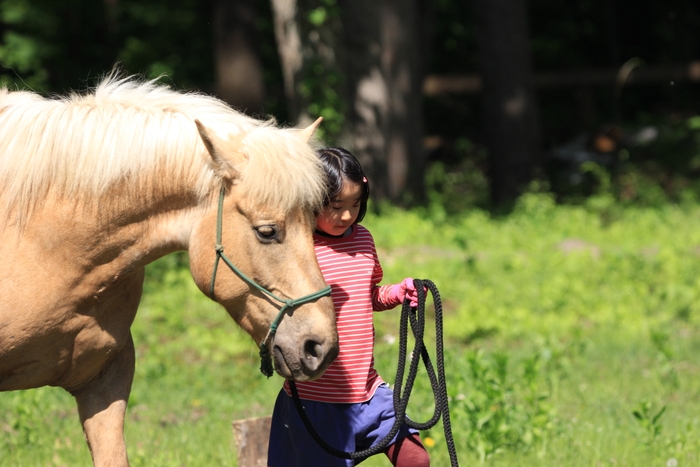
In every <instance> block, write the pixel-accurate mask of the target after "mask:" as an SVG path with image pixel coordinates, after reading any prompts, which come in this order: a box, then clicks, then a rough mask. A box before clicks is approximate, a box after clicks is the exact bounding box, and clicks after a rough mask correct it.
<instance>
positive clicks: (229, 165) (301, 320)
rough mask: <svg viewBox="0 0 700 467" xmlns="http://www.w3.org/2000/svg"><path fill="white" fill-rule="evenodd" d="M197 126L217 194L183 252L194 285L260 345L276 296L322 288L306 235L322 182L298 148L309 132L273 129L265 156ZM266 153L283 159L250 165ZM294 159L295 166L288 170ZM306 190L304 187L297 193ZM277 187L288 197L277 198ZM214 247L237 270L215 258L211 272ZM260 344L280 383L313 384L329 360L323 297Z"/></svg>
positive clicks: (327, 308)
mask: <svg viewBox="0 0 700 467" xmlns="http://www.w3.org/2000/svg"><path fill="white" fill-rule="evenodd" d="M197 126H198V128H199V131H200V135H201V137H202V140H203V142H204V145H205V146H206V149H207V152H208V156H207V157H209V158H210V160H209V164H210V166H211V167H212V169H213V170H214V171H215V172H216V173H217V174H219V176H220V177H221V181H222V186H224V187H225V190H224V191H222V192H221V195H220V196H221V197H220V198H218V197H217V198H216V199H212V200H210V202H209V206H210V207H208V208H207V210H206V213H205V214H204V216H203V217H202V219H201V222H199V224H198V225H196V226H195V227H194V229H193V235H192V238H191V240H190V248H189V253H190V265H191V271H192V275H193V277H194V280H195V282H196V283H197V285H198V286H199V288H200V289H201V290H202V291H203V292H204V293H205V294H207V295H209V296H210V297H211V298H212V299H214V300H216V301H217V302H219V303H221V304H222V305H223V306H224V307H225V308H226V310H227V311H228V313H229V314H230V315H231V316H232V317H233V319H234V320H235V321H236V322H237V323H238V324H239V325H240V326H241V327H242V328H243V329H244V330H245V331H246V332H248V333H249V334H250V335H251V336H252V337H253V339H254V340H255V341H256V343H258V344H260V343H261V342H263V341H265V339H266V336H267V335H268V332H269V330H270V327H271V325H272V324H273V322H274V321H275V318H276V317H277V316H278V314H279V311H280V309H281V308H282V306H283V305H284V304H283V303H280V302H279V301H278V300H276V299H275V298H280V299H283V300H290V299H292V300H293V299H298V298H300V297H304V296H307V295H311V294H314V293H315V292H318V291H322V290H323V289H325V288H327V285H326V283H325V281H324V280H323V276H322V275H321V271H320V269H319V267H318V262H317V261H316V255H315V253H314V245H313V238H312V234H313V229H314V216H313V211H314V208H315V207H317V203H318V201H319V199H318V196H319V193H321V192H322V185H323V175H322V172H321V169H320V166H319V165H318V163H317V162H316V156H315V154H313V151H312V150H311V148H310V147H309V146H308V143H307V140H308V138H309V137H310V135H311V132H312V131H313V128H311V127H310V128H309V129H307V130H303V131H296V132H292V131H291V130H275V131H276V132H277V133H280V138H282V137H283V139H284V140H285V141H286V142H285V143H284V144H275V143H274V142H271V141H268V144H266V146H267V148H266V149H259V148H258V147H257V146H256V145H257V144H258V143H256V142H255V136H254V135H253V136H251V135H249V134H248V135H247V134H241V135H238V136H233V137H230V136H227V137H220V136H217V135H216V134H215V133H214V132H213V131H212V130H210V129H208V128H207V127H205V126H203V125H202V124H201V123H199V122H197ZM268 130H270V129H268ZM253 131H254V130H253ZM282 133H284V135H282ZM248 138H250V140H249V141H246V140H247V139H248ZM270 148H275V151H282V152H284V153H286V154H279V153H278V152H277V153H275V154H274V157H275V158H277V160H278V161H277V162H275V161H274V160H273V161H267V162H265V163H263V164H256V162H259V161H256V160H255V158H263V157H268V156H270V154H269V150H270ZM257 150H260V151H264V150H267V151H268V153H267V154H260V153H256V152H255V151H257ZM289 159H291V161H290V160H289ZM296 159H298V161H297V162H299V163H300V164H302V166H303V167H301V168H295V167H293V165H294V162H295V160H296ZM290 162H291V163H292V165H290ZM290 171H292V172H291V173H290ZM300 177H301V178H300ZM309 183H310V184H311V185H312V186H311V188H309V187H308V186H304V184H309ZM319 183H320V185H319ZM309 189H310V191H309ZM285 190H291V192H292V193H287V194H286V195H284V194H281V193H283V192H284V191H285ZM216 195H219V190H218V189H217V190H216ZM216 201H219V202H220V203H221V206H220V207H219V205H218V203H217V202H216ZM217 217H218V218H220V223H221V228H220V232H221V233H220V240H219V239H217ZM218 243H220V245H221V247H223V253H224V257H225V259H226V260H230V262H231V263H232V264H233V265H234V267H235V268H236V269H238V271H239V272H235V271H233V270H232V269H231V268H230V267H227V265H225V263H224V261H221V262H219V263H218V266H219V267H218V269H217V270H216V274H214V271H215V262H217V253H216V245H217V244H218ZM241 273H242V276H245V277H242V276H241ZM213 277H215V278H214V279H213ZM246 278H247V279H249V280H250V281H247V279H246ZM252 283H254V284H257V285H254V284H252ZM258 286H259V287H260V288H262V289H266V290H267V291H269V292H270V293H271V294H272V296H270V295H268V294H266V293H265V292H263V291H261V289H259V288H258ZM212 291H213V293H212ZM265 346H266V347H267V349H268V350H269V352H271V354H272V358H273V360H274V366H275V369H276V371H277V373H279V374H280V375H281V376H283V377H285V378H293V379H296V380H298V381H305V380H311V379H315V378H317V377H319V376H320V375H321V374H322V373H323V371H325V369H326V368H327V367H328V365H329V364H330V362H331V361H333V359H334V358H335V357H336V356H337V354H338V335H337V331H336V327H335V311H334V308H333V302H332V300H331V298H330V296H329V295H324V296H321V297H319V298H312V299H311V300H310V301H308V302H306V303H303V304H301V305H298V306H292V307H290V308H288V309H287V310H286V311H285V312H284V313H283V315H282V319H281V321H280V322H279V325H278V327H277V329H276V333H274V336H273V337H272V338H271V339H269V340H268V341H266V342H265Z"/></svg>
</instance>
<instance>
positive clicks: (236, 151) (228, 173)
mask: <svg viewBox="0 0 700 467" xmlns="http://www.w3.org/2000/svg"><path fill="white" fill-rule="evenodd" d="M194 123H195V124H196V125H197V130H199V136H200V137H201V138H202V142H204V146H205V147H206V148H207V151H208V152H209V155H210V156H211V161H209V163H210V165H211V166H212V168H213V169H214V171H215V172H217V173H218V174H219V175H221V176H222V177H224V178H227V179H229V180H233V179H235V178H237V177H238V176H239V175H240V170H241V169H242V167H243V165H244V164H245V163H246V162H248V158H247V157H246V155H245V154H244V153H243V152H242V151H241V148H240V143H241V140H242V139H243V137H242V136H239V137H237V138H235V139H234V140H232V141H228V140H225V139H222V138H220V137H219V136H218V135H217V134H216V133H214V132H213V131H212V130H211V129H209V128H207V127H206V126H204V125H203V124H202V122H200V121H199V120H195V121H194Z"/></svg>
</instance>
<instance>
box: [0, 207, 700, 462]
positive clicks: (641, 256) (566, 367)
mask: <svg viewBox="0 0 700 467" xmlns="http://www.w3.org/2000/svg"><path fill="white" fill-rule="evenodd" d="M364 224H365V225H366V226H368V227H369V228H370V230H371V231H372V233H373V235H374V237H375V240H376V242H377V245H378V248H379V253H380V257H381V259H382V262H383V266H384V270H385V282H397V281H399V280H401V279H402V278H403V277H406V276H412V277H417V278H428V279H431V280H432V281H434V282H435V283H436V284H437V285H438V287H439V288H440V292H441V295H442V299H443V305H444V311H445V315H446V316H445V335H446V340H447V346H446V347H447V348H446V360H447V372H448V375H447V376H448V390H449V393H450V396H451V403H450V404H451V418H452V429H453V432H454V435H455V438H456V441H457V449H458V454H459V458H460V464H461V465H471V464H475V463H481V464H483V465H488V466H515V465H529V466H559V465H566V466H598V465H610V466H613V465H629V466H636V465H659V466H663V465H678V466H683V465H697V464H698V462H699V461H700V459H699V458H700V441H698V440H700V436H698V434H700V404H698V401H697V395H698V393H699V392H700V387H699V386H700V378H698V372H699V370H700V367H699V365H698V364H697V363H696V362H697V359H696V358H695V356H696V355H697V354H698V350H700V349H698V347H700V344H699V342H700V339H698V337H700V336H699V335H698V334H699V333H698V330H697V329H698V326H697V324H698V320H699V319H700V313H699V312H700V297H699V294H700V287H699V286H700V284H699V283H698V281H700V256H699V253H698V252H699V251H700V250H698V248H699V247H700V206H698V205H697V204H694V203H689V204H687V205H682V206H676V205H670V204H669V205H663V206H661V207H656V208H635V207H625V208H622V207H620V206H618V205H616V204H615V203H611V202H609V200H606V199H601V198H598V199H596V198H594V199H593V200H592V201H591V202H589V203H588V204H585V205H581V206H569V205H556V204H555V203H554V202H553V201H552V199H551V197H549V196H548V195H546V194H528V195H525V196H523V197H522V198H521V200H520V201H519V203H518V205H517V206H516V207H515V209H514V210H513V212H512V213H510V214H508V215H504V216H492V215H489V214H488V213H486V212H484V211H480V210H472V211H469V212H466V213H464V214H462V215H459V216H445V215H443V214H442V213H441V212H440V211H439V209H437V208H433V209H427V210H423V211H418V210H415V211H410V212H405V211H401V210H398V209H392V208H383V210H382V214H381V215H380V216H377V215H370V216H369V217H368V219H366V222H364ZM185 263H186V258H185V257H184V256H183V255H171V256H169V257H167V258H164V259H162V260H160V261H158V262H157V263H156V264H154V265H153V266H152V267H150V268H149V277H148V282H147V286H146V294H145V296H144V300H143V303H142V306H141V309H140V311H139V314H138V315H137V318H136V322H135V324H134V326H133V333H134V339H135V343H136V347H137V368H136V378H135V381H134V387H133V393H132V397H131V400H130V402H129V411H128V414H127V422H126V423H127V425H126V437H127V444H128V448H129V455H130V460H131V463H132V466H134V467H138V466H149V467H151V466H156V467H158V466H190V467H196V466H212V465H216V466H235V465H237V461H236V459H235V447H234V446H233V433H232V429H231V422H232V421H233V420H234V419H240V418H246V417H250V416H260V415H267V414H269V413H270V412H271V410H272V404H273V401H274V398H275V397H276V394H277V392H278V390H279V387H280V384H281V381H280V380H279V378H271V379H269V380H268V379H266V378H265V377H264V376H262V375H261V374H260V373H259V371H258V369H257V368H258V365H259V362H258V358H257V350H256V348H255V345H254V343H253V342H252V340H251V339H250V338H249V337H248V336H247V335H244V334H243V333H242V332H241V331H240V330H239V329H238V328H237V327H236V326H235V325H234V323H233V322H232V321H231V319H230V318H229V317H228V315H226V313H225V312H224V311H223V310H222V309H221V308H220V307H219V306H218V305H216V304H213V303H211V302H209V301H208V300H207V299H206V298H205V297H203V296H202V294H201V293H200V292H199V291H198V290H197V288H196V287H195V286H194V284H193V283H192V281H191V279H190V278H189V276H188V275H189V273H188V272H187V270H186V269H185V268H184V267H183V265H184V264H185ZM398 319H399V312H398V310H394V311H387V312H384V313H380V314H378V315H377V318H376V326H377V350H376V360H377V367H378V368H379V371H380V373H381V374H382V375H383V377H384V378H385V379H386V380H387V381H393V378H394V372H395V367H396V352H397V343H396V335H397V332H398ZM409 414H410V415H411V416H412V417H413V418H414V419H417V420H419V421H423V420H426V419H428V418H429V417H430V416H431V415H432V405H431V402H430V390H429V388H428V387H427V382H426V378H425V373H424V372H423V373H421V374H420V375H419V381H417V383H416V388H415V389H414V391H413V398H412V401H411V404H410V407H409ZM0 433H1V434H2V435H1V436H0V459H2V465H3V466H5V465H7V466H21V467H26V466H71V467H73V466H89V465H91V464H90V456H89V453H88V450H87V447H86V446H85V444H84V441H83V439H82V432H81V430H80V426H79V422H78V418H77V414H76V411H75V404H74V402H73V401H72V399H71V398H70V397H69V396H68V395H67V394H66V393H64V392H63V391H62V390H60V389H57V388H41V389H38V390H31V391H21V392H10V393H3V394H2V395H0ZM423 436H424V438H425V439H428V438H429V441H428V442H429V443H430V444H432V447H430V448H429V450H430V453H431V457H432V459H433V465H449V464H448V457H447V453H446V450H445V444H444V437H443V434H442V428H441V425H438V426H437V427H435V428H433V429H431V430H429V431H427V432H425V433H423ZM433 443H434V444H433ZM363 465H367V466H368V467H372V466H387V465H389V464H388V461H387V460H386V459H384V458H382V457H381V456H377V457H375V458H372V459H369V460H368V461H366V463H364V464H363Z"/></svg>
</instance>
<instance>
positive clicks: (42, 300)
mask: <svg viewBox="0 0 700 467" xmlns="http://www.w3.org/2000/svg"><path fill="white" fill-rule="evenodd" d="M314 129H315V125H312V126H311V127H309V128H307V129H305V130H295V129H283V128H277V127H275V126H274V124H273V122H263V121H259V120H255V119H252V118H249V117H246V116H244V115H242V114H240V113H238V112H236V111H234V110H232V109H231V108H229V107H228V106H226V105H225V104H224V103H223V102H221V101H219V100H217V99H215V98H213V97H209V96H204V95H200V94H186V93H180V92H175V91H171V90H169V89H168V88H166V87H163V86H159V85H157V84H155V83H153V82H139V81H135V80H133V79H121V78H117V77H113V76H111V77H107V78H106V79H105V80H103V81H102V83H101V84H100V85H99V86H97V88H96V89H95V91H94V93H91V94H88V95H78V94H73V95H69V96H66V97H63V98H53V99H45V98H42V97H40V96H38V95H36V94H33V93H29V92H8V91H7V90H5V89H0V258H2V261H0V391H10V390H18V389H29V388H36V387H39V386H45V385H50V386H58V387H62V388H64V389H66V390H67V391H69V392H70V393H71V394H72V395H73V396H74V397H75V399H76V401H77V405H78V413H79V415H80V419H81V422H82V425H83V430H84V432H85V437H86V439H87V442H88V446H89V447H90V452H91V454H92V459H93V463H94V465H95V466H128V460H127V454H126V445H125V442H124V434H123V428H124V415H125V410H126V405H127V400H128V397H129V393H130V390H131V384H132V380H133V375H134V343H133V341H132V338H131V333H130V327H131V324H132V322H133V320H134V317H135V315H136V310H137V307H138V304H139V300H140V298H141V292H142V286H143V279H144V266H145V265H146V264H148V263H150V262H152V261H154V260H155V259H157V258H159V257H161V256H164V255H166V254H168V253H171V252H174V251H177V250H187V251H188V252H189V256H190V267H191V272H192V277H193V278H194V280H195V282H196V283H197V285H198V286H199V288H200V289H201V290H202V291H203V292H204V293H205V294H207V295H209V296H210V297H212V298H213V299H215V300H216V301H217V302H219V303H220V304H222V305H223V306H224V307H225V308H226V310H227V311H228V313H229V314H230V315H231V316H232V317H233V319H234V320H235V321H236V322H237V323H238V324H239V325H240V326H241V327H242V328H243V329H244V330H245V331H246V332H248V333H249V334H250V335H251V336H252V337H253V339H254V340H255V341H256V342H263V343H264V345H263V347H265V348H264V350H265V351H267V352H269V353H271V355H272V357H273V359H274V366H275V368H276V371H277V373H279V374H280V375H281V376H283V377H285V378H293V379H297V380H300V381H303V380H309V379H314V378H317V377H318V376H320V375H321V374H322V373H323V371H324V370H325V369H326V367H327V366H328V365H329V363H330V362H331V361H332V360H333V358H335V356H336V355H337V353H338V337H337V331H336V329H335V313H334V310H333V303H332V301H331V299H330V297H329V296H321V297H320V298H316V297H313V298H312V299H311V300H307V301H306V302H305V303H303V304H302V305H298V304H297V303H292V304H290V302H293V301H294V300H293V299H296V298H298V297H305V296H313V295H314V293H315V292H318V291H319V290H321V291H322V290H323V289H324V288H325V287H326V284H325V282H324V280H323V277H322V275H321V272H320V270H319V268H318V263H317V262H316V257H315V255H314V248H313V240H312V229H313V226H314V219H313V213H314V211H315V210H316V209H318V207H319V206H320V205H321V202H322V197H323V193H324V184H325V179H324V178H323V172H322V169H321V167H320V165H319V162H318V159H317V157H316V155H315V153H314V151H313V148H312V147H311V146H310V145H309V139H310V138H311V135H312V133H313V131H314ZM220 196H221V208H219V206H218V205H219V199H220V198H219V197H220ZM219 209H220V210H221V222H222V227H221V230H220V233H218V232H217V224H218V222H217V212H218V210H219ZM217 233H218V235H217ZM218 236H220V238H217V237H218ZM221 246H223V248H224V249H225V251H226V256H225V258H226V260H230V262H231V263H233V264H234V265H235V266H236V267H237V268H238V270H239V271H240V272H241V273H242V274H236V273H234V272H233V269H229V268H225V267H223V268H222V267H220V268H219V270H218V274H216V276H215V279H212V275H213V271H214V264H215V262H216V263H217V264H218V262H219V261H218V259H217V258H219V256H217V255H218V253H219V252H220V251H221ZM215 260H216V261H215ZM241 276H243V277H245V278H250V281H251V282H246V281H244V280H243V279H242V278H241ZM253 281H254V284H253ZM255 284H257V285H259V287H257V288H256V287H254V286H253V285H255ZM261 288H264V289H266V291H269V293H270V294H272V297H273V298H276V299H279V297H281V299H282V300H281V301H283V302H285V303H286V304H285V305H284V307H281V306H280V304H279V303H277V302H276V301H275V300H273V299H272V298H271V297H270V295H268V294H266V293H263V291H261ZM212 290H213V296H212ZM316 295H323V294H316ZM281 308H285V310H282V311H280V310H281ZM278 315H280V316H281V315H286V317H284V319H282V321H281V322H279V327H277V323H278V322H277V321H276V320H275V317H277V316H278ZM273 321H274V322H275V328H276V334H275V335H274V338H273V339H270V340H268V337H269V334H268V331H269V328H270V326H271V323H273ZM266 336H267V337H266Z"/></svg>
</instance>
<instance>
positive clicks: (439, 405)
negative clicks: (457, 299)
mask: <svg viewBox="0 0 700 467" xmlns="http://www.w3.org/2000/svg"><path fill="white" fill-rule="evenodd" d="M413 284H414V285H415V287H416V291H417V292H418V307H417V308H411V306H410V302H409V301H408V300H404V302H403V307H402V308H401V323H400V327H399V359H398V368H397V371H396V379H395V382H394V411H395V415H396V419H395V421H394V425H393V426H392V428H391V430H390V431H389V433H388V434H387V435H386V437H384V438H382V439H381V440H380V441H379V442H378V443H377V444H375V445H374V446H371V447H369V448H368V449H364V450H362V451H356V452H345V451H341V450H339V449H336V448H334V447H333V446H331V445H329V444H328V443H326V441H325V440H324V439H323V438H321V436H320V435H319V434H318V432H316V430H315V429H314V427H313V425H311V421H310V420H309V417H308V416H307V415H306V411H305V410H304V406H303V405H302V402H301V399H299V393H298V391H297V387H296V384H295V383H294V381H292V380H289V387H290V389H291V392H292V398H293V399H294V405H295V406H296V408H297V411H298V412H299V415H300V416H301V420H302V421H303V422H304V426H305V427H306V429H307V430H308V431H309V434H310V435H311V437H312V438H313V439H314V440H315V441H316V442H317V443H318V444H319V445H320V446H321V447H322V448H323V449H324V450H325V451H326V452H328V453H329V454H332V455H334V456H336V457H340V458H343V459H355V460H364V459H366V458H368V457H370V456H373V455H375V454H379V453H381V452H384V451H385V450H386V448H387V447H388V446H389V443H390V442H391V441H392V439H393V438H394V436H395V435H396V434H397V433H398V432H399V429H400V428H401V424H402V423H406V425H408V426H409V427H411V428H415V429H417V430H427V429H429V428H432V427H433V426H435V425H436V424H437V422H438V421H439V420H440V416H442V425H443V430H444V432H445V442H446V443H447V451H448V452H449V455H450V463H451V465H452V467H458V465H459V464H458V462H457V450H456V449H455V443H454V438H453V437H452V426H451V423H450V410H449V405H448V396H447V384H446V381H445V352H444V345H443V337H442V334H443V327H442V302H441V301H440V292H439V291H438V289H437V287H436V286H435V284H434V283H433V282H432V281H430V280H427V279H424V280H420V279H414V280H413ZM424 287H425V288H427V289H428V290H430V292H431V294H432V295H433V303H434V305H435V353H436V359H437V375H436V373H435V369H434V368H433V365H432V363H431V361H430V355H429V354H428V350H427V349H426V348H425V345H424V343H423V337H424V335H425V333H424V331H425V290H424ZM409 322H410V325H411V329H412V330H413V335H414V337H415V341H416V343H415V347H414V348H413V352H412V354H411V364H410V367H409V371H408V377H407V378H406V389H405V391H404V393H403V394H401V388H402V386H403V377H404V372H405V368H406V349H407V342H408V323H409ZM419 357H420V358H422V359H423V363H424V365H425V369H426V370H427V373H428V378H429V379H430V385H431V387H432V390H433V397H434V399H435V412H434V414H433V417H432V418H431V419H430V420H428V421H427V422H424V423H419V422H414V421H413V420H411V419H410V418H408V416H407V415H406V408H407V406H408V399H409V398H410V396H411V391H412V389H413V383H414V381H415V379H416V373H417V371H418V360H420V358H419Z"/></svg>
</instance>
